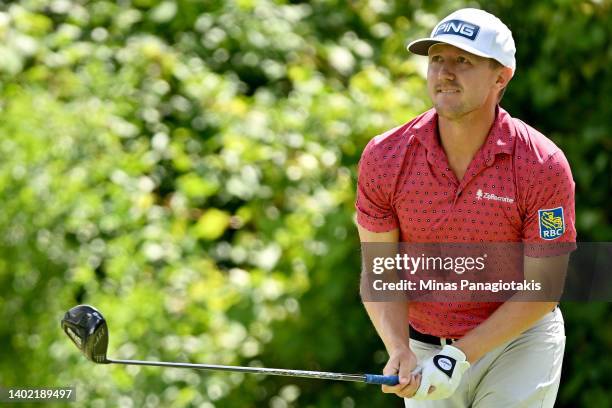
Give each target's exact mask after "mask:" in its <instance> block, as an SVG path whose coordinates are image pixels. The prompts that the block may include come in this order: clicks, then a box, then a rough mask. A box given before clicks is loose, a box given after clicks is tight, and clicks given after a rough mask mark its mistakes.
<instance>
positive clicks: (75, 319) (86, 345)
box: [62, 305, 399, 385]
mask: <svg viewBox="0 0 612 408" xmlns="http://www.w3.org/2000/svg"><path fill="white" fill-rule="evenodd" d="M62 329H63V330H64V332H66V335H68V337H70V339H71V340H72V341H73V343H74V344H76V346H77V347H78V348H79V350H81V352H82V353H83V354H85V357H87V358H88V359H89V360H91V361H93V362H94V363H98V364H126V365H141V366H156V367H174V368H193V369H198V370H213V371H234V372H239V373H251V374H267V375H280V376H286V377H305V378H318V379H323V380H337V381H355V382H365V383H367V384H386V385H397V384H398V383H399V380H398V376H397V375H377V374H342V373H330V372H323V371H304V370H287V369H278V368H263V367H261V368H260V367H239V366H225V365H213V364H190V363H171V362H166V361H142V360H115V359H109V358H107V357H106V350H107V348H108V327H107V325H106V320H105V319H104V317H103V316H102V313H100V312H99V311H98V310H97V309H96V308H94V307H92V306H89V305H78V306H75V307H73V308H72V309H70V310H69V311H67V312H66V314H65V315H64V318H63V319H62Z"/></svg>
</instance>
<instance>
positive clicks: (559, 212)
mask: <svg viewBox="0 0 612 408" xmlns="http://www.w3.org/2000/svg"><path fill="white" fill-rule="evenodd" d="M538 221H539V224H540V238H542V239H547V240H551V239H555V238H559V237H560V236H561V235H563V233H564V232H565V219H564V218H563V207H557V208H552V209H550V210H538Z"/></svg>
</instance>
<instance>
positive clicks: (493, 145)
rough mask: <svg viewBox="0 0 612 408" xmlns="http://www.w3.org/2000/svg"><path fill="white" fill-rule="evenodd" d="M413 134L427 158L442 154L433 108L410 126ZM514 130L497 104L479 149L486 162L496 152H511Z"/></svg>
mask: <svg viewBox="0 0 612 408" xmlns="http://www.w3.org/2000/svg"><path fill="white" fill-rule="evenodd" d="M412 131H413V133H414V136H415V137H416V139H417V140H418V141H419V143H420V144H421V145H422V146H423V147H425V149H426V150H427V157H428V158H436V156H438V155H440V154H442V155H444V151H443V150H442V146H441V145H440V139H439V137H438V114H437V113H436V110H435V109H430V110H428V111H427V112H425V113H423V114H422V115H421V117H420V118H419V119H418V120H417V121H416V123H415V124H414V126H413V127H412ZM514 140H515V132H514V127H513V126H512V117H511V116H510V115H509V114H508V112H506V111H505V110H504V109H503V108H501V107H500V106H499V105H497V107H496V108H495V121H494V122H493V126H491V130H490V131H489V135H488V136H487V138H486V139H485V142H484V145H483V146H482V148H481V150H482V152H483V154H484V155H483V156H484V158H485V160H486V161H487V162H489V163H490V162H492V159H493V158H494V156H495V155H496V154H500V153H506V154H512V151H513V149H514Z"/></svg>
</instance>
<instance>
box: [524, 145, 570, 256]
mask: <svg viewBox="0 0 612 408" xmlns="http://www.w3.org/2000/svg"><path fill="white" fill-rule="evenodd" d="M530 184H531V185H530V187H529V190H528V193H527V196H526V198H525V209H526V214H525V218H524V222H523V243H524V244H525V255H526V256H529V257H534V258H540V257H549V256H557V255H562V254H566V253H568V252H571V251H573V250H575V249H576V227H575V218H576V217H575V208H574V204H575V197H574V187H575V183H574V180H573V178H572V172H571V169H570V166H569V163H568V162H567V159H566V158H565V155H564V154H563V152H562V151H560V150H559V151H557V152H556V153H554V154H552V155H551V156H550V157H549V158H548V160H546V161H545V162H544V163H542V165H541V166H539V169H536V172H535V174H534V175H533V178H532V181H531V183H530Z"/></svg>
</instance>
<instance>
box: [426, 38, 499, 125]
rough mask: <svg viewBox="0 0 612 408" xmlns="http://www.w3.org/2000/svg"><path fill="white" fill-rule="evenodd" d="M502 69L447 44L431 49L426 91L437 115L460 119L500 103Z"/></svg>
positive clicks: (485, 59)
mask: <svg viewBox="0 0 612 408" xmlns="http://www.w3.org/2000/svg"><path fill="white" fill-rule="evenodd" d="M499 72H500V68H494V67H492V65H491V62H490V60H489V59H488V58H483V57H479V56H477V55H474V54H470V53H469V52H467V51H464V50H462V49H460V48H457V47H454V46H452V45H448V44H434V45H432V46H431V47H430V48H429V66H428V69H427V88H428V91H429V97H430V98H431V100H432V102H433V105H434V108H435V109H436V111H437V112H438V115H440V116H443V117H446V118H449V119H459V118H461V117H462V116H465V115H466V114H468V113H471V112H474V111H476V110H478V109H479V108H483V107H484V108H486V107H488V106H489V104H493V106H494V105H495V104H496V103H497V95H498V92H499V90H500V86H499V85H496V81H497V79H498V77H499Z"/></svg>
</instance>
